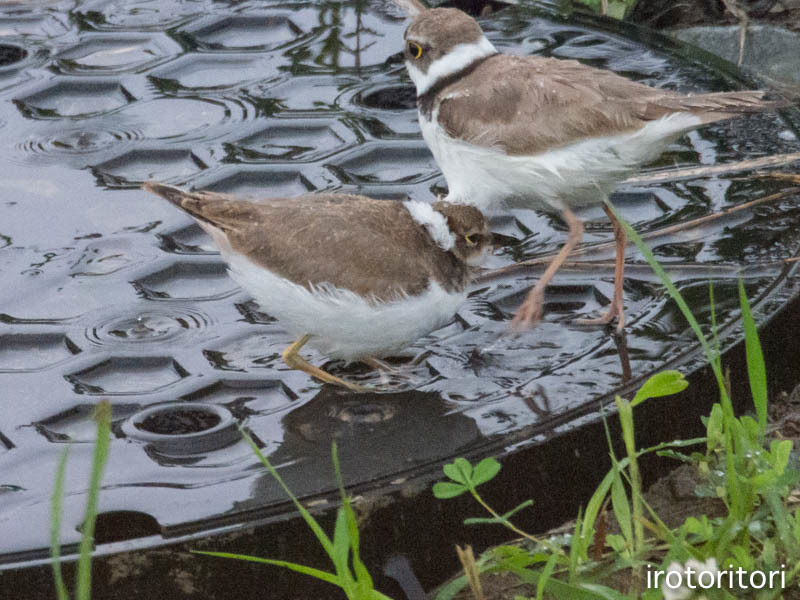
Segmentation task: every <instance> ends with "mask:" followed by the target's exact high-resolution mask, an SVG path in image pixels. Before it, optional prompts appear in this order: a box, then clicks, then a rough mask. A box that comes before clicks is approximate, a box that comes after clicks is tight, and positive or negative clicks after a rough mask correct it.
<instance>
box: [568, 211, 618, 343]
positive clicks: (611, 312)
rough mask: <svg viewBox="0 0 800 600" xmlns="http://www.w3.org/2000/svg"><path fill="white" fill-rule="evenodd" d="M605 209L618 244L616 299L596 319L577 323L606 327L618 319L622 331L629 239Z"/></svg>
mask: <svg viewBox="0 0 800 600" xmlns="http://www.w3.org/2000/svg"><path fill="white" fill-rule="evenodd" d="M603 208H604V209H605V211H606V214H607V215H608V218H609V219H611V227H613V229H614V241H615V242H616V247H617V248H616V264H615V266H614V298H613V299H612V300H611V305H610V306H609V307H608V310H607V311H606V312H604V313H603V314H602V315H601V316H600V317H598V318H596V319H577V320H576V321H575V322H576V323H579V324H581V325H606V324H607V323H610V322H611V321H613V320H614V319H615V318H616V319H617V331H622V330H623V328H624V327H625V292H624V290H623V289H622V284H623V282H624V281H625V245H626V243H627V237H626V235H625V230H624V229H623V228H622V225H620V224H619V221H617V218H616V217H615V216H614V213H612V212H611V211H610V210H609V208H608V206H606V205H605V204H604V205H603Z"/></svg>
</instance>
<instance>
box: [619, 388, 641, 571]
mask: <svg viewBox="0 0 800 600" xmlns="http://www.w3.org/2000/svg"><path fill="white" fill-rule="evenodd" d="M616 403H617V409H618V411H619V421H620V424H621V425H622V439H623V440H624V442H625V452H626V453H627V454H628V473H629V474H630V476H631V481H630V483H631V509H632V511H633V556H638V555H639V553H640V552H641V551H642V549H643V548H644V524H643V523H644V511H643V510H642V477H641V474H640V472H639V461H638V459H637V456H638V454H637V452H636V439H635V432H634V427H633V408H632V407H631V404H630V402H628V401H627V400H625V398H622V397H620V396H617V398H616Z"/></svg>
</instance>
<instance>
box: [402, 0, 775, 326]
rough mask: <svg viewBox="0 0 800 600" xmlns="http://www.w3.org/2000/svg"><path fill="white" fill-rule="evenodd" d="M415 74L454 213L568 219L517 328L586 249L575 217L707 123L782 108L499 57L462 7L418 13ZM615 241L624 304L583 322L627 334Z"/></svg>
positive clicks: (425, 128) (562, 64)
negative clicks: (522, 208)
mask: <svg viewBox="0 0 800 600" xmlns="http://www.w3.org/2000/svg"><path fill="white" fill-rule="evenodd" d="M404 54H405V63H406V67H407V68H408V73H409V75H410V76H411V79H412V81H413V82H414V85H415V86H416V88H417V106H418V111H419V123H420V128H421V129H422V136H423V137H424V138H425V141H426V142H427V144H428V146H429V147H430V149H431V151H432V152H433V156H434V158H435V159H436V162H437V163H438V164H439V167H440V168H441V170H442V172H443V174H444V176H445V179H446V180H447V185H448V188H449V193H448V195H447V197H446V198H445V200H446V201H448V202H458V203H468V204H472V205H475V206H477V207H478V208H480V209H481V210H484V211H485V210H487V209H491V208H492V207H496V206H498V205H501V204H502V203H503V202H504V201H509V200H514V201H515V203H519V204H521V205H526V206H529V207H531V208H536V209H542V210H546V211H556V212H560V213H561V215H562V217H563V218H564V221H566V223H567V225H568V227H569V235H568V237H567V242H566V244H565V245H564V247H563V248H562V249H561V251H560V252H559V253H558V254H557V255H556V257H555V258H554V259H553V261H552V263H551V264H550V265H549V266H548V268H547V269H546V270H545V272H544V274H543V275H542V277H541V278H540V279H539V281H538V282H537V284H536V286H535V287H534V288H533V289H532V290H531V292H530V294H529V295H528V297H527V299H526V300H525V302H524V303H523V304H522V306H521V307H520V309H519V311H518V312H517V314H516V316H515V317H514V321H513V324H514V325H515V326H517V327H520V328H524V327H528V326H531V325H534V324H536V323H537V322H538V321H539V320H540V319H541V316H542V310H543V300H544V290H545V287H546V286H547V284H548V283H549V282H550V280H551V279H552V278H553V275H554V274H555V272H556V271H557V270H558V268H559V267H560V266H561V264H562V263H563V262H564V260H565V259H566V257H567V256H568V255H569V254H570V252H571V251H572V250H573V248H575V246H576V245H577V244H578V243H579V242H580V240H581V237H582V235H583V223H582V221H581V220H580V219H579V218H578V217H577V216H575V214H574V213H573V212H572V208H573V207H579V206H583V205H587V204H593V203H603V202H605V200H606V198H607V197H608V194H609V193H610V192H611V191H612V190H613V189H614V187H615V185H616V184H617V183H618V182H620V181H622V180H623V179H625V178H626V177H627V176H629V175H630V174H631V173H632V172H634V171H635V170H636V169H637V168H638V167H639V165H641V164H643V163H646V162H649V161H652V160H654V159H655V158H656V157H657V156H658V155H659V154H660V153H661V152H662V151H663V150H664V149H665V148H666V147H667V145H669V144H670V143H671V142H673V141H674V140H675V139H677V138H678V137H680V136H681V135H683V134H684V133H686V132H687V131H690V130H691V129H694V128H696V127H698V126H700V125H704V124H706V123H713V122H715V121H721V120H723V119H730V118H732V117H735V116H737V115H739V114H742V113H751V112H756V111H760V110H764V109H765V108H770V107H774V106H775V104H773V103H769V102H765V101H763V100H762V99H761V98H762V95H763V93H762V92H760V91H742V92H726V93H713V94H700V95H683V94H679V93H677V92H673V91H669V90H661V89H657V88H652V87H650V86H647V85H644V84H641V83H637V82H634V81H631V80H629V79H626V78H624V77H621V76H619V75H617V74H615V73H613V72H611V71H606V70H603V69H596V68H594V67H589V66H586V65H582V64H581V63H579V62H577V61H574V60H560V59H556V58H543V57H538V56H525V57H520V56H512V55H509V54H501V53H499V52H498V51H497V50H496V49H495V47H494V46H493V45H492V43H491V42H490V41H489V40H488V39H486V37H485V36H484V34H483V31H481V28H480V26H479V25H478V23H477V22H476V21H475V20H474V19H473V18H472V17H470V16H469V15H467V14H465V13H463V12H461V11H460V10H457V9H453V8H434V9H426V10H420V11H419V14H418V15H417V16H416V18H415V19H414V20H413V22H412V23H411V24H410V25H409V26H408V28H407V29H406V32H405V52H404ZM604 208H605V211H606V213H607V214H608V216H609V218H610V219H611V223H612V226H613V230H614V239H615V241H616V268H615V272H614V298H613V300H612V302H611V305H610V306H609V309H608V311H607V312H606V313H605V314H604V315H603V316H601V317H600V318H598V319H590V320H585V321H582V322H583V323H592V324H604V323H609V322H611V321H613V320H614V318H617V319H618V323H617V327H618V329H619V330H621V329H622V328H623V327H624V324H625V313H624V305H623V290H622V283H623V272H624V258H625V243H626V239H625V232H624V230H623V229H622V227H621V226H620V224H619V222H618V221H617V219H616V218H615V217H614V215H613V214H612V213H611V211H610V210H609V209H608V207H607V206H606V205H605V204H604Z"/></svg>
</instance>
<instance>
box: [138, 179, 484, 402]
mask: <svg viewBox="0 0 800 600" xmlns="http://www.w3.org/2000/svg"><path fill="white" fill-rule="evenodd" d="M143 187H144V189H146V190H147V191H149V192H153V193H154V194H157V195H159V196H161V197H162V198H165V199H167V200H169V201H170V202H172V203H173V204H175V205H176V206H178V207H179V208H182V209H183V210H185V211H186V212H188V213H189V214H190V215H191V216H192V217H194V219H195V220H196V221H197V222H198V224H199V225H200V226H201V227H202V228H203V229H204V230H205V231H206V232H207V233H209V234H210V235H211V237H212V238H213V240H214V242H215V244H216V245H217V247H218V248H219V249H220V252H221V253H222V257H223V258H224V259H225V261H226V262H227V263H228V269H229V272H230V275H231V277H233V279H234V280H235V281H236V282H237V283H238V284H239V285H240V286H241V287H242V288H244V289H245V290H247V291H248V292H249V293H250V294H252V295H253V297H254V298H255V300H256V301H257V302H258V303H259V304H260V305H261V306H262V307H263V309H264V310H265V311H267V312H269V313H270V314H272V315H273V316H275V317H276V318H278V319H279V320H280V321H281V322H282V323H283V325H284V326H285V327H286V329H287V330H288V331H289V332H290V333H292V334H293V335H295V336H297V338H298V339H297V341H296V342H295V343H294V344H292V345H291V346H289V348H287V349H286V350H285V351H284V353H283V359H284V360H285V361H286V364H288V365H289V366H290V367H292V368H295V369H300V370H301V371H305V372H306V373H308V374H310V375H313V376H314V377H316V378H318V379H320V380H322V381H326V382H329V383H336V384H340V385H344V386H346V387H349V388H351V389H360V386H357V385H355V384H352V383H349V382H346V381H343V380H342V379H339V378H338V377H334V376H333V375H330V374H329V373H326V372H325V371H323V370H321V369H318V368H316V367H314V366H312V365H311V364H309V363H308V362H307V361H306V360H304V359H303V358H301V357H300V356H299V355H298V354H297V352H298V351H299V350H300V348H301V347H302V346H303V345H304V344H305V343H306V342H310V343H311V344H312V345H313V346H315V347H317V348H318V349H319V350H320V351H321V352H323V353H324V354H327V355H328V356H330V357H333V358H342V359H345V360H347V361H351V360H357V359H369V358H377V357H380V356H385V355H387V354H389V353H391V352H395V351H397V350H400V349H402V348H404V347H405V346H407V345H408V344H410V343H411V342H413V341H414V340H415V339H417V338H418V337H420V336H422V335H425V334H427V333H429V332H431V331H433V330H434V329H437V328H438V327H441V326H442V325H444V324H445V323H447V321H449V320H450V319H451V318H452V317H453V315H454V314H455V312H456V310H457V309H458V308H459V306H460V305H461V303H462V302H463V301H464V299H465V298H466V285H467V280H468V265H474V264H477V263H478V262H480V260H481V259H482V258H483V255H484V254H485V253H486V251H487V250H488V248H489V246H490V242H491V235H490V233H489V230H488V227H487V225H486V221H485V220H484V218H483V215H482V214H481V213H480V211H479V210H477V209H476V208H474V207H471V206H464V205H456V204H448V203H444V202H437V203H435V204H433V205H430V204H425V203H422V202H413V201H408V202H400V201H388V200H373V199H372V198H366V197H364V196H355V195H346V194H307V195H304V196H299V197H297V198H288V199H284V198H272V199H266V200H262V201H254V200H246V199H241V198H236V197H234V196H229V195H227V194H219V193H214V192H201V191H198V192H186V191H183V190H181V189H178V188H175V187H172V186H168V185H163V184H160V183H155V182H147V183H145V184H144V186H143Z"/></svg>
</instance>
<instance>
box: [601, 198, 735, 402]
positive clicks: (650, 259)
mask: <svg viewBox="0 0 800 600" xmlns="http://www.w3.org/2000/svg"><path fill="white" fill-rule="evenodd" d="M606 206H608V208H609V210H611V212H612V213H613V214H614V216H615V217H616V218H617V220H618V221H619V223H620V225H621V226H622V228H623V229H624V230H625V233H626V234H627V236H628V239H630V240H632V241H633V243H634V244H636V247H637V248H638V249H639V252H641V253H642V256H644V258H645V260H646V261H647V263H648V264H649V265H650V268H651V269H653V272H654V273H655V274H656V275H657V276H658V278H659V279H660V280H661V283H662V284H663V285H664V287H665V288H666V289H667V293H668V294H669V295H670V297H671V298H672V299H673V300H674V301H675V304H677V305H678V308H679V309H680V311H681V313H682V314H683V317H684V318H685V319H686V321H687V322H688V323H689V327H691V329H692V331H693V332H694V334H695V335H696V336H697V339H698V341H699V342H700V345H701V346H702V348H703V352H704V354H705V355H706V360H708V363H709V364H710V365H711V368H712V369H713V370H714V375H715V376H716V378H717V384H718V385H719V388H720V390H724V389H725V384H724V377H723V375H722V369H721V368H720V366H719V364H718V362H717V360H716V354H715V352H714V350H713V349H712V347H711V346H710V345H709V343H708V340H707V339H706V336H705V335H703V330H702V329H700V324H699V323H698V322H697V319H695V318H694V315H693V314H692V311H691V309H690V308H689V305H688V304H686V301H685V300H684V299H683V296H681V293H680V292H679V291H678V288H677V287H675V284H674V283H672V279H670V276H669V275H667V272H666V271H665V270H664V268H663V267H662V266H661V264H660V263H659V262H658V260H657V259H656V257H655V255H654V254H653V251H652V250H650V248H649V247H648V246H647V244H645V243H644V240H643V239H642V237H641V236H640V235H639V234H638V233H636V230H635V229H634V228H633V227H631V226H630V224H629V223H628V222H627V221H626V220H625V219H623V218H622V215H620V214H619V212H618V211H617V209H616V208H615V207H614V205H613V204H611V202H609V201H608V200H606Z"/></svg>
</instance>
